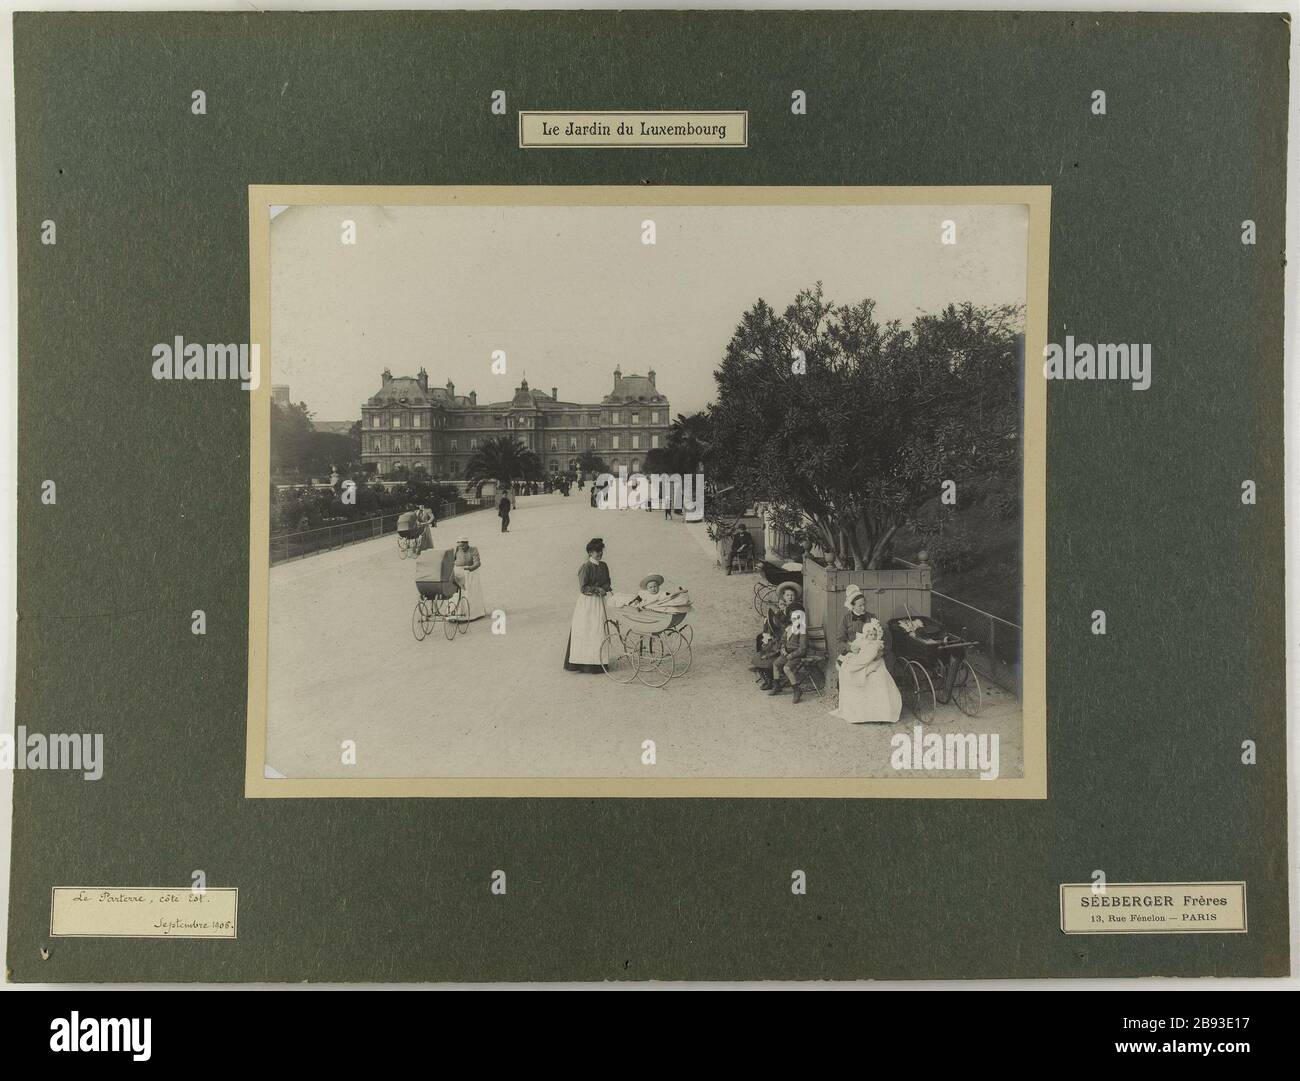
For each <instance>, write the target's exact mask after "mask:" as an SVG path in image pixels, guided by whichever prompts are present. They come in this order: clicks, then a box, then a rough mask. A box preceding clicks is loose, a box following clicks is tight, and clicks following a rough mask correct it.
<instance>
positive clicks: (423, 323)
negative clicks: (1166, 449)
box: [271, 205, 1029, 421]
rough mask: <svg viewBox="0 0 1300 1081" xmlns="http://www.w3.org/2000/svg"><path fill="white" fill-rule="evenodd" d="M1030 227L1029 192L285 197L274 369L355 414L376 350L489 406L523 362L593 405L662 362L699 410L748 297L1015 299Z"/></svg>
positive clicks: (924, 304)
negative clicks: (517, 200)
mask: <svg viewBox="0 0 1300 1081" xmlns="http://www.w3.org/2000/svg"><path fill="white" fill-rule="evenodd" d="M647 218H649V219H653V220H654V222H655V224H656V232H657V236H656V240H657V243H656V244H654V245H653V246H650V245H644V244H642V243H641V222H642V221H643V220H645V219H647ZM345 219H351V220H353V221H355V222H356V228H357V243H356V244H355V245H344V244H343V243H341V239H340V237H341V231H342V226H341V223H342V222H343V221H344V220H345ZM945 219H952V220H953V221H954V222H955V223H956V225H957V243H956V244H955V245H944V244H941V243H940V228H941V223H942V222H943V221H944V220H945ZM1028 226H1029V214H1028V209H1027V208H1026V207H1024V206H1020V205H1005V206H836V207H829V206H762V207H737V206H727V207H716V206H713V207H704V206H627V207H576V206H570V207H554V206H549V207H548V206H535V207H446V206H438V207H376V206H358V207H346V206H293V207H290V208H288V209H287V210H284V211H282V212H280V213H279V214H278V215H277V216H276V217H275V219H274V220H273V222H272V224H271V279H272V301H271V349H272V358H271V364H272V372H271V381H272V382H274V383H287V384H289V388H290V396H291V398H292V399H293V400H294V401H304V402H306V403H307V405H308V407H309V408H310V409H311V410H312V411H313V412H314V413H315V415H316V417H317V419H319V420H336V421H337V420H355V419H357V418H358V417H360V415H361V404H362V402H363V401H364V400H365V399H367V398H369V397H370V396H371V395H372V394H374V393H375V392H376V391H377V390H378V388H379V385H380V372H381V371H382V370H383V369H384V368H385V367H387V368H390V369H391V370H392V372H393V375H395V376H402V375H410V376H414V375H415V374H416V372H417V371H418V370H419V369H420V367H421V365H423V366H424V367H425V368H427V369H428V372H429V383H430V385H431V386H443V385H444V384H445V383H446V382H447V380H448V378H450V379H451V380H452V381H453V382H454V383H455V384H456V393H457V394H468V393H469V392H470V391H471V390H477V391H478V400H479V402H480V403H482V402H487V401H499V400H502V399H506V398H509V397H510V395H511V393H512V392H513V390H514V388H515V387H516V386H517V385H518V383H519V380H520V378H521V376H523V375H525V374H526V375H527V378H528V382H529V385H530V386H532V387H534V388H537V389H540V390H543V391H545V392H547V393H550V390H551V388H552V387H558V388H559V392H560V398H561V399H562V400H567V401H577V402H598V401H599V400H600V399H601V398H602V397H603V396H604V395H606V394H608V393H609V392H610V390H611V389H612V386H613V371H614V368H615V367H616V366H618V367H621V368H622V370H623V373H624V374H625V375H628V374H632V373H634V372H635V373H638V374H641V375H644V374H645V373H646V371H647V369H649V368H654V369H655V371H656V373H657V383H658V387H659V390H660V393H662V394H666V395H667V396H668V399H669V402H670V405H671V409H672V412H673V413H674V414H676V413H678V412H682V413H690V412H693V411H695V410H697V409H701V408H703V407H704V405H705V404H706V403H707V402H709V401H710V400H711V399H712V398H713V396H714V387H715V384H714V381H713V370H714V369H715V368H716V367H717V365H718V363H719V361H720V360H721V359H722V355H723V352H724V350H725V348H726V345H727V342H728V340H729V339H730V338H731V334H732V331H733V330H734V329H735V327H736V324H737V323H738V322H739V320H740V316H741V314H742V313H743V312H744V311H745V310H746V309H748V308H749V307H750V306H751V305H752V304H753V303H754V301H755V300H757V299H758V298H759V297H762V298H763V299H765V300H766V301H767V302H768V303H769V304H771V305H772V307H774V308H775V309H776V310H777V311H778V312H781V311H784V310H785V307H786V306H787V305H788V304H789V303H790V302H791V301H792V300H793V299H794V296H795V293H796V292H798V290H799V289H801V288H803V287H806V286H811V285H813V283H814V282H816V281H818V280H821V281H822V283H823V285H824V287H825V293H826V296H827V297H828V298H829V299H831V300H832V301H834V302H836V303H852V302H857V301H859V300H861V299H863V298H864V297H871V298H872V299H874V300H875V301H876V302H877V309H876V314H877V318H878V319H879V320H880V321H881V322H884V321H885V320H887V319H892V318H898V319H901V320H903V321H904V322H905V323H908V322H911V320H912V319H913V318H914V317H915V316H916V315H918V314H920V313H921V312H935V311H938V310H940V309H941V308H943V307H944V306H945V305H947V304H948V303H950V302H960V301H964V300H970V301H973V302H974V303H976V304H1023V303H1024V302H1025V290H1026V274H1027V254H1028V252H1027V249H1028V235H1029V234H1028ZM497 349H501V350H504V351H505V353H506V358H507V371H506V374H505V375H495V374H493V373H492V371H491V367H490V366H491V363H492V353H493V351H494V350H497Z"/></svg>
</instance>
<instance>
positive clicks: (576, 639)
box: [569, 593, 605, 664]
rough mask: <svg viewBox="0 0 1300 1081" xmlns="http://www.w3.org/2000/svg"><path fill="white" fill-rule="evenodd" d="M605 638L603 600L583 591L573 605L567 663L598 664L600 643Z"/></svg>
mask: <svg viewBox="0 0 1300 1081" xmlns="http://www.w3.org/2000/svg"><path fill="white" fill-rule="evenodd" d="M604 640H605V601H604V599H603V598H602V597H593V596H591V595H590V594H587V593H583V594H580V595H579V597H578V603H577V604H575V605H574V606H573V622H572V623H570V624H569V663H570V664H600V644H601V642H603V641H604Z"/></svg>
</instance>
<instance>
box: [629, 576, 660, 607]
mask: <svg viewBox="0 0 1300 1081" xmlns="http://www.w3.org/2000/svg"><path fill="white" fill-rule="evenodd" d="M663 584H664V576H663V575H662V574H647V575H646V576H645V577H644V578H642V579H641V591H640V592H639V593H637V595H636V596H634V597H633V598H632V599H631V600H630V601H628V604H630V605H635V606H636V607H638V608H641V607H643V606H644V605H645V603H646V602H647V601H648V600H650V598H651V597H657V596H658V595H659V587H660V586H662V585H663Z"/></svg>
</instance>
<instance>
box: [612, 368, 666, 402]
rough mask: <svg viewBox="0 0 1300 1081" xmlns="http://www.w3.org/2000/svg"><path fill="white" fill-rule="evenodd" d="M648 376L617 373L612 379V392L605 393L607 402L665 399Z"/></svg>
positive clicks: (661, 400)
mask: <svg viewBox="0 0 1300 1081" xmlns="http://www.w3.org/2000/svg"><path fill="white" fill-rule="evenodd" d="M667 400H668V399H667V398H665V397H664V396H663V395H662V394H660V393H659V391H658V390H656V389H655V385H654V384H653V383H652V382H650V379H649V377H647V376H644V375H622V374H620V375H618V376H616V377H615V379H614V392H613V393H612V394H607V395H605V398H604V401H607V402H663V401H667Z"/></svg>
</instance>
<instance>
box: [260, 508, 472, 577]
mask: <svg viewBox="0 0 1300 1081" xmlns="http://www.w3.org/2000/svg"><path fill="white" fill-rule="evenodd" d="M490 506H495V500H493V499H492V497H490V496H488V497H480V498H478V499H475V500H470V501H466V502H465V503H464V505H463V506H462V505H460V504H456V503H442V504H440V505H439V506H438V509H437V510H436V511H435V512H434V513H435V514H436V516H437V520H438V521H439V522H441V521H443V519H445V518H455V517H457V516H458V515H463V514H471V513H473V512H475V511H480V510H483V509H485V508H487V507H490ZM401 513H404V512H399V513H394V514H385V515H381V516H379V517H376V518H358V519H355V520H354V521H351V522H336V523H335V524H333V525H327V526H320V527H318V528H316V529H306V530H302V531H300V532H297V533H281V534H278V535H276V536H273V537H271V553H270V554H271V565H272V566H275V564H277V563H283V562H284V561H285V560H287V559H301V558H302V557H304V556H309V555H315V554H316V553H317V552H328V551H331V550H333V549H335V548H342V547H344V546H345V545H348V544H357V543H359V542H361V541H367V540H373V539H374V538H375V537H382V536H383V535H384V534H386V533H395V532H396V531H397V519H398V518H399V517H400V516H401Z"/></svg>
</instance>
